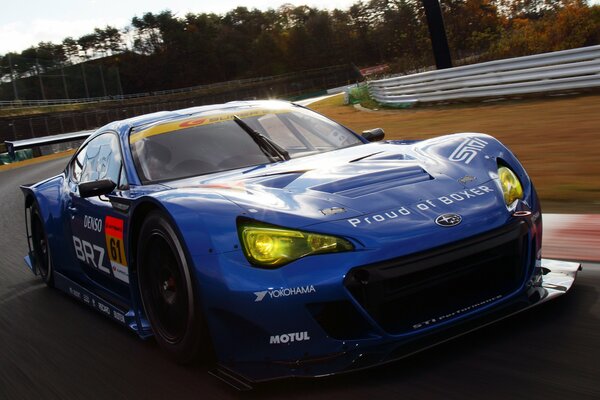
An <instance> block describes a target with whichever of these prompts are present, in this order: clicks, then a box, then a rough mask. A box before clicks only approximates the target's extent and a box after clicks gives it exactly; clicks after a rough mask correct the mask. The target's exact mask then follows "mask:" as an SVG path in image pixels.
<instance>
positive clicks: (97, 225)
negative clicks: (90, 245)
mask: <svg viewBox="0 0 600 400" xmlns="http://www.w3.org/2000/svg"><path fill="white" fill-rule="evenodd" d="M83 227H84V228H86V229H89V230H92V231H95V232H102V220H101V219H100V218H94V217H90V216H89V215H86V216H84V217H83Z"/></svg>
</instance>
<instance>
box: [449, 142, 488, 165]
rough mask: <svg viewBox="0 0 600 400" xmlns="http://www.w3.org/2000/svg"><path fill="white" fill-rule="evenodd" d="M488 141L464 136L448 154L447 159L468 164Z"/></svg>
mask: <svg viewBox="0 0 600 400" xmlns="http://www.w3.org/2000/svg"><path fill="white" fill-rule="evenodd" d="M487 144H488V143H487V142H486V141H485V140H482V139H478V138H466V139H465V140H463V142H462V143H461V144H459V145H458V147H457V148H456V149H454V151H453V152H452V154H450V157H448V160H450V161H457V162H464V163H465V164H469V163H470V162H471V161H473V159H474V158H475V157H476V156H477V155H478V154H479V153H480V152H481V151H482V150H483V149H484V148H485V146H486V145H487Z"/></svg>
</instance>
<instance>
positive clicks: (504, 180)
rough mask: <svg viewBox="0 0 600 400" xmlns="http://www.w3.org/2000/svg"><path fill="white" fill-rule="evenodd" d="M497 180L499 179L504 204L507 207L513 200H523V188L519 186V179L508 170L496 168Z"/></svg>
mask: <svg viewBox="0 0 600 400" xmlns="http://www.w3.org/2000/svg"><path fill="white" fill-rule="evenodd" d="M498 179H500V185H501V186H502V193H503V194H504V202H505V203H506V205H507V206H509V205H511V204H512V203H513V202H514V201H515V200H517V199H522V198H523V186H521V182H520V181H519V178H517V175H515V173H514V172H512V170H511V169H510V168H507V167H498Z"/></svg>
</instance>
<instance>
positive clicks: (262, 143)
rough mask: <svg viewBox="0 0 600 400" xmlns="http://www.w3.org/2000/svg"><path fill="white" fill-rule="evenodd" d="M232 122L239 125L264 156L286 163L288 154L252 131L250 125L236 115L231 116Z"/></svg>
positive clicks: (258, 133) (263, 136) (266, 138)
mask: <svg viewBox="0 0 600 400" xmlns="http://www.w3.org/2000/svg"><path fill="white" fill-rule="evenodd" d="M233 121H234V122H235V123H236V124H238V125H239V127H240V128H242V129H243V130H244V131H245V132H246V133H247V134H248V135H250V137H251V138H252V139H253V140H254V141H255V142H256V144H257V145H258V147H260V148H261V150H263V152H265V154H266V155H268V156H270V157H277V158H279V159H280V160H281V161H286V160H289V159H290V153H288V151H287V150H286V149H284V148H283V147H281V146H280V145H278V144H277V143H275V142H274V141H272V140H271V139H269V138H268V137H266V136H265V135H263V134H262V133H260V132H258V131H256V130H254V129H252V127H251V126H250V125H248V124H247V123H245V122H244V121H242V119H241V118H240V117H238V116H237V115H234V116H233Z"/></svg>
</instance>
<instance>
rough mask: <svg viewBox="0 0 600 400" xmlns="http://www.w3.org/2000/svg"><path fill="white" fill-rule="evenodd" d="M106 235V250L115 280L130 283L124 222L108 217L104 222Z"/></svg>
mask: <svg viewBox="0 0 600 400" xmlns="http://www.w3.org/2000/svg"><path fill="white" fill-rule="evenodd" d="M104 227H105V228H104V232H105V234H106V248H107V249H108V258H109V260H110V265H111V267H112V271H113V274H114V276H115V278H117V279H119V280H121V281H123V282H125V283H129V270H128V269H127V259H126V258H125V244H124V242H123V220H122V219H119V218H114V217H111V216H107V217H106V220H105V221H104Z"/></svg>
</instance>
